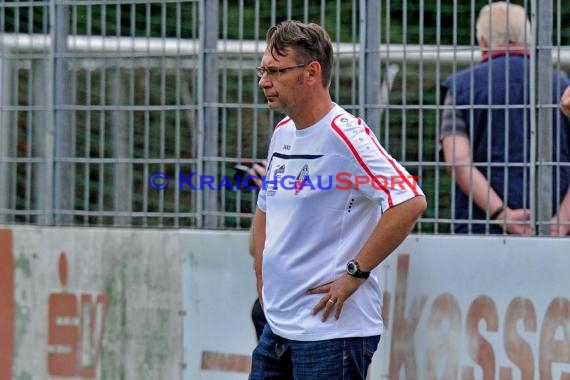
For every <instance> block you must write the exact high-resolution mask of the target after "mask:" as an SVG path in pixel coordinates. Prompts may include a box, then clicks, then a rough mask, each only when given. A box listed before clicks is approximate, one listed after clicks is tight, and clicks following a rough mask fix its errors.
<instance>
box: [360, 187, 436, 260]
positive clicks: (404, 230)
mask: <svg viewBox="0 0 570 380" xmlns="http://www.w3.org/2000/svg"><path fill="white" fill-rule="evenodd" d="M426 207H427V203H426V200H425V197H423V196H417V197H415V198H412V199H410V200H408V201H406V202H404V203H400V204H399V205H397V206H394V207H392V208H391V209H389V210H388V211H386V212H385V213H384V215H382V218H381V219H380V221H379V222H378V224H377V225H376V227H375V228H374V231H372V234H371V235H370V238H369V239H368V241H367V242H366V244H365V245H364V247H363V248H362V250H361V251H360V252H359V253H358V255H357V256H356V261H358V263H359V265H360V267H361V268H362V270H365V271H370V270H372V269H374V268H375V267H376V266H377V265H378V264H380V263H381V262H382V261H384V259H386V257H388V256H389V255H390V254H391V253H392V251H394V249H396V248H397V247H398V245H400V243H401V242H402V241H403V240H404V239H405V238H406V236H408V234H409V233H410V231H411V230H412V228H413V227H414V224H415V223H416V221H417V220H418V218H419V217H420V216H421V215H422V213H423V212H424V211H425V209H426Z"/></svg>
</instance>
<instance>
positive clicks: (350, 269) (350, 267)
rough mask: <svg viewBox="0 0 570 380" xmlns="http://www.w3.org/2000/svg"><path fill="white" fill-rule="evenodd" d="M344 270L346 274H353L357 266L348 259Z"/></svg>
mask: <svg viewBox="0 0 570 380" xmlns="http://www.w3.org/2000/svg"><path fill="white" fill-rule="evenodd" d="M346 270H347V272H348V274H355V273H356V272H357V271H358V266H357V265H356V263H355V262H354V261H349V262H348V264H347V265H346Z"/></svg>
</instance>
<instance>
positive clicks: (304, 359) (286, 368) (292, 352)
mask: <svg viewBox="0 0 570 380" xmlns="http://www.w3.org/2000/svg"><path fill="white" fill-rule="evenodd" d="M378 342H380V336H379V335H376V336H370V337H364V338H340V339H330V340H321V341H309V342H302V341H298V340H289V339H285V338H282V337H280V336H277V335H275V334H274V333H273V332H272V331H271V328H269V325H266V326H265V328H264V330H263V334H261V338H260V339H259V343H258V345H257V347H256V348H255V350H253V355H252V363H251V373H250V374H249V380H262V379H263V380H268V379H273V380H278V379H280V380H285V379H295V380H309V379H310V380H317V379H323V380H357V379H362V380H364V379H365V378H366V372H367V371H368V366H369V365H370V362H371V361H372V355H374V351H376V348H377V347H378Z"/></svg>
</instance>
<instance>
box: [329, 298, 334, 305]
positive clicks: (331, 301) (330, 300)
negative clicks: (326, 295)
mask: <svg viewBox="0 0 570 380" xmlns="http://www.w3.org/2000/svg"><path fill="white" fill-rule="evenodd" d="M328 302H330V303H331V304H333V305H334V304H335V303H336V300H333V299H332V298H331V299H329V300H328Z"/></svg>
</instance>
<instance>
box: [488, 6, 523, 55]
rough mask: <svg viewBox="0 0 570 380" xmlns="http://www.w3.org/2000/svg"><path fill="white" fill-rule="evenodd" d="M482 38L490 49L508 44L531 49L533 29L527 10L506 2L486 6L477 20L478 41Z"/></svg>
mask: <svg viewBox="0 0 570 380" xmlns="http://www.w3.org/2000/svg"><path fill="white" fill-rule="evenodd" d="M481 37H484V38H485V39H486V40H487V43H488V44H489V48H490V49H493V48H496V47H497V46H500V45H508V44H516V45H521V46H523V47H525V48H528V47H530V45H531V43H532V29H531V25H530V21H529V19H528V18H527V15H526V11H525V9H524V8H523V7H522V6H520V5H517V4H510V3H508V2H506V1H498V2H495V3H492V4H487V5H485V6H484V7H483V8H481V10H480V11H479V17H478V18H477V40H480V38H481Z"/></svg>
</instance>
